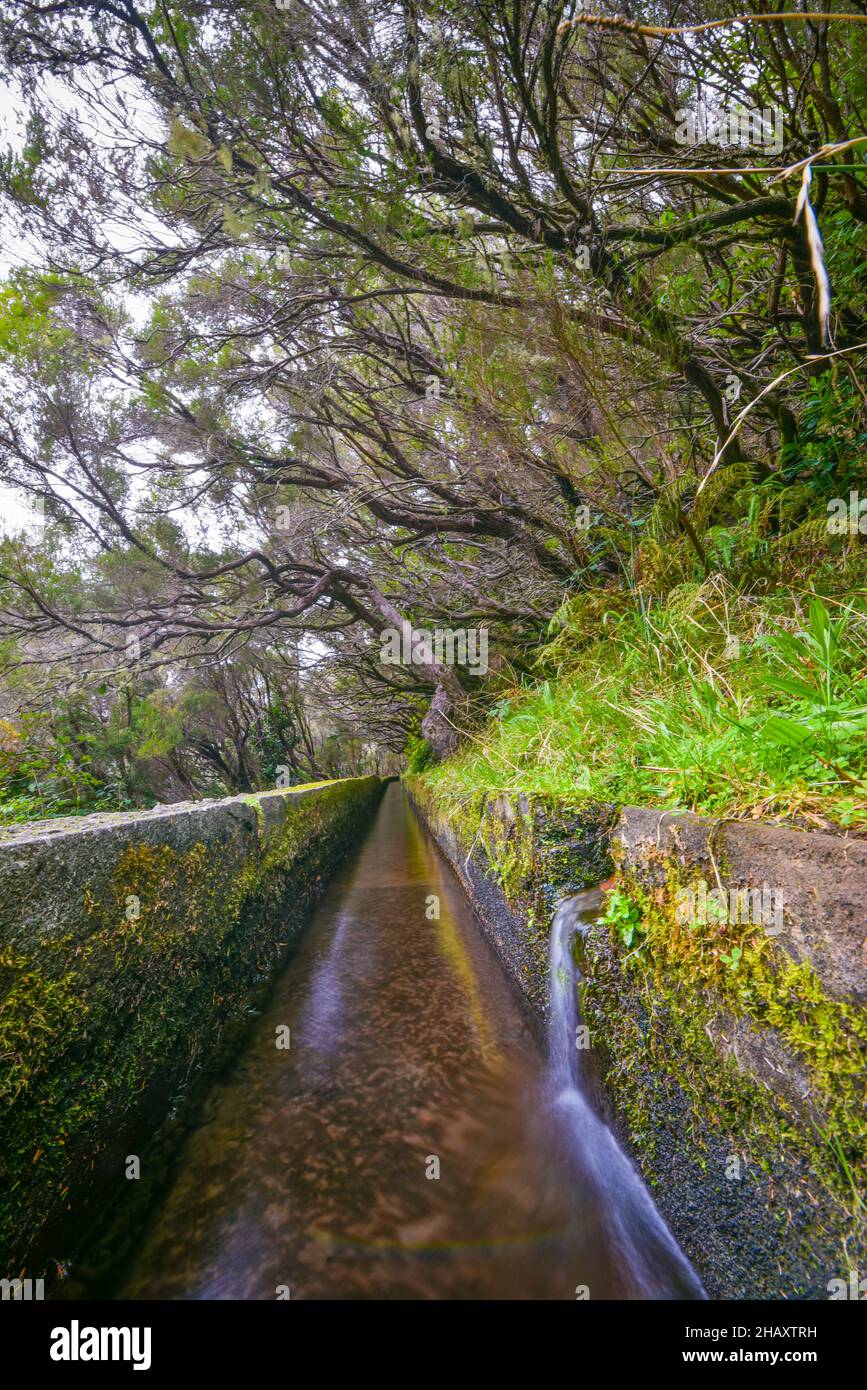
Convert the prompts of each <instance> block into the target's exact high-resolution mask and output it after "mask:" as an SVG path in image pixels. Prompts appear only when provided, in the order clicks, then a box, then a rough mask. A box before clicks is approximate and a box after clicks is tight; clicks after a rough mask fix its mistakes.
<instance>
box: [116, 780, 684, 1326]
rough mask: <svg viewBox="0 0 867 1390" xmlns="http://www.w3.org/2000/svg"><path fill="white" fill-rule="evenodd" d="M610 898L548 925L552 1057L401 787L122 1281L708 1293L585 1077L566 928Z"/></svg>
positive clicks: (236, 1290)
mask: <svg viewBox="0 0 867 1390" xmlns="http://www.w3.org/2000/svg"><path fill="white" fill-rule="evenodd" d="M596 903H598V895H597V896H596V898H595V899H593V897H592V895H579V896H578V898H576V899H571V900H570V902H569V903H567V904H565V905H564V906H563V907H562V908H561V910H560V912H559V913H558V914H557V917H556V920H555V923H554V927H553V932H552V952H551V985H552V1009H551V1045H550V1060H549V1058H547V1057H546V1056H545V1055H544V1053H543V1052H542V1050H541V1049H540V1048H539V1046H538V1045H537V1043H536V1042H535V1040H534V1038H533V1036H532V1034H531V1033H530V1031H529V1030H528V1028H527V1026H526V1023H525V1020H524V1017H523V1015H522V1012H521V1009H520V1007H519V1005H518V1003H517V1001H516V999H515V996H514V994H513V993H512V990H511V987H510V986H509V984H508V983H507V981H506V979H505V976H504V974H503V972H502V969H501V967H500V965H499V962H498V961H497V959H496V957H495V956H494V955H493V952H492V950H491V948H490V947H489V946H488V944H487V942H486V941H485V939H484V938H483V936H482V935H481V933H480V931H479V928H478V926H477V924H476V922H475V919H474V917H473V914H472V912H471V911H470V908H469V907H468V905H467V903H466V900H465V899H464V897H463V895H462V893H461V890H460V888H459V886H458V884H457V881H456V879H455V877H454V875H453V873H452V871H451V869H450V868H449V867H448V866H447V865H446V864H445V862H444V861H443V860H442V858H441V857H440V855H439V853H438V851H437V850H436V848H435V846H434V844H433V843H432V841H431V840H430V839H429V837H428V835H427V833H426V832H425V831H424V830H423V829H422V827H421V826H420V825H419V823H418V821H417V820H416V818H415V816H414V815H413V813H412V811H411V809H410V807H409V805H408V803H407V801H406V798H405V796H404V794H403V792H402V790H401V789H400V787H399V786H397V785H392V786H390V787H389V788H388V790H387V792H386V795H385V798H384V801H383V803H382V806H381V809H380V810H379V812H378V814H377V817H376V819H375V822H374V824H373V826H372V828H371V830H370V831H369V833H368V835H367V837H366V838H365V840H364V841H363V843H362V844H361V845H360V847H359V848H358V850H357V851H356V853H355V855H354V856H353V857H352V858H351V859H350V860H349V861H347V862H346V863H345V864H344V866H343V867H342V869H341V870H339V871H338V873H337V875H336V876H335V878H334V879H333V880H332V882H331V884H330V885H329V887H328V889H327V890H326V893H325V895H324V897H323V898H322V900H321V902H320V903H319V906H318V907H317V908H316V910H315V912H314V914H313V917H312V920H311V923H310V925H309V927H308V929H307V931H306V933H305V935H304V936H303V938H302V940H301V942H300V944H299V947H298V949H297V951H296V953H295V954H294V956H293V958H292V960H291V961H290V963H289V965H288V967H287V969H286V970H285V971H284V973H283V974H282V976H281V977H280V979H279V980H278V981H277V984H276V987H275V990H274V993H273V995H272V996H271V999H270V1002H269V1004H268V1007H267V1009H266V1011H265V1012H264V1013H263V1014H262V1015H261V1016H260V1018H259V1019H258V1020H257V1022H256V1025H255V1028H254V1030H253V1033H252V1036H251V1037H250V1039H249V1041H248V1043H247V1044H246V1046H245V1048H244V1051H243V1053H242V1054H241V1056H240V1057H239V1058H238V1060H237V1062H236V1064H235V1065H234V1067H233V1068H232V1070H231V1072H230V1073H229V1074H228V1075H227V1077H226V1079H225V1080H224V1081H223V1082H222V1083H220V1084H219V1085H218V1086H216V1087H215V1089H214V1091H213V1092H212V1094H211V1096H210V1099H209V1103H208V1105H207V1107H206V1110H205V1113H204V1115H203V1117H202V1122H201V1123H200V1124H199V1125H198V1126H197V1127H196V1128H195V1129H194V1130H193V1131H192V1132H191V1133H190V1135H189V1136H188V1138H187V1140H186V1143H185V1146H184V1149H183V1152H182V1154H181V1156H180V1160H179V1163H178V1167H177V1170H176V1175H175V1178H174V1181H173V1184H172V1186H171V1188H170V1190H169V1191H168V1194H167V1196H166V1198H165V1201H164V1202H163V1204H162V1207H161V1210H160V1211H159V1213H158V1215H157V1216H156V1217H155V1219H154V1221H153V1223H152V1225H151V1227H150V1229H149V1230H148V1231H147V1232H146V1234H145V1236H144V1237H143V1240H142V1242H141V1246H140V1248H139V1250H138V1252H137V1254H136V1255H135V1257H134V1258H133V1260H132V1263H131V1266H130V1268H129V1270H128V1272H127V1275H126V1277H125V1279H124V1282H123V1285H122V1287H121V1288H120V1289H118V1290H117V1295H118V1296H119V1297H121V1298H132V1299H137V1298H191V1299H219V1298H244V1299H250V1298H252V1299H256V1298H258V1299H274V1298H277V1297H286V1296H289V1297H291V1298H293V1299H297V1298H302V1299H303V1298H308V1299H323V1298H333V1299H443V1298H460V1299H497V1298H503V1299H574V1298H576V1297H587V1296H589V1297H590V1298H591V1299H598V1298H643V1297H650V1298H678V1297H687V1298H689V1297H693V1298H695V1297H701V1296H702V1295H701V1289H700V1286H699V1284H698V1282H697V1280H696V1278H695V1276H694V1275H693V1273H692V1271H691V1270H690V1268H689V1266H688V1264H687V1263H686V1260H685V1259H684V1257H683V1255H682V1254H681V1253H680V1251H679V1250H678V1248H677V1246H676V1244H675V1243H674V1241H673V1240H672V1238H671V1236H670V1235H669V1233H668V1231H667V1229H666V1227H665V1225H664V1224H663V1222H662V1220H661V1218H660V1217H659V1215H658V1213H657V1212H656V1209H655V1207H654V1205H653V1203H652V1201H651V1199H650V1197H649V1195H648V1193H647V1191H646V1189H645V1188H644V1187H643V1185H642V1184H641V1182H640V1180H639V1178H638V1177H637V1175H636V1173H635V1171H634V1170H633V1168H632V1167H631V1165H630V1164H629V1162H628V1161H627V1159H626V1158H625V1157H624V1155H623V1154H622V1153H621V1151H620V1150H619V1149H618V1147H617V1145H616V1143H615V1141H614V1139H613V1138H612V1136H611V1134H610V1132H609V1131H608V1130H607V1129H606V1127H605V1126H604V1125H603V1124H602V1123H601V1122H600V1121H599V1120H598V1119H597V1118H596V1116H595V1114H594V1113H593V1111H592V1110H591V1109H590V1107H589V1106H588V1104H587V1103H586V1101H585V1100H584V1098H583V1095H582V1091H581V1089H580V1078H579V1076H578V1074H577V1071H576V1070H575V1068H576V1064H577V1062H578V1061H580V1055H581V1054H580V1052H579V1050H578V1048H576V1046H575V1038H576V1027H577V1026H578V1024H579V1020H578V1016H577V1012H576V1010H577V1002H576V988H575V977H574V967H573V965H572V956H571V950H570V949H569V941H570V940H571V936H572V933H573V931H574V930H576V929H580V927H581V923H582V920H583V917H586V915H587V913H588V912H590V911H592V909H593V907H594V906H595V904H596ZM437 906H438V912H439V915H438V916H436V915H435V914H436V911H437ZM287 1028H288V1029H289V1033H288V1035H287V1034H286V1032H285V1030H286V1029H287ZM287 1036H288V1039H289V1047H288V1048H285V1047H278V1046H277V1041H278V1038H279V1039H280V1040H281V1041H283V1042H285V1041H286V1039H287Z"/></svg>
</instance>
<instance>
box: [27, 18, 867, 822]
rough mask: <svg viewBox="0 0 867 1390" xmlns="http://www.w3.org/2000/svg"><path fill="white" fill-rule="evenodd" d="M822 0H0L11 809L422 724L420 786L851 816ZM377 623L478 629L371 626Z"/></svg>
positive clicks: (865, 87) (850, 450) (854, 265)
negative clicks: (442, 636) (5, 118)
mask: <svg viewBox="0 0 867 1390" xmlns="http://www.w3.org/2000/svg"><path fill="white" fill-rule="evenodd" d="M847 8H849V9H850V12H851V15H852V18H850V19H849V20H846V21H841V20H833V19H831V20H829V21H819V20H815V19H814V20H809V21H804V20H801V21H798V20H795V19H793V20H792V21H791V22H788V23H779V22H774V23H761V22H758V21H752V22H749V23H742V22H737V23H732V24H728V25H725V26H721V27H712V28H704V29H702V30H701V31H700V32H694V33H685V32H674V33H667V34H662V33H655V32H653V30H654V27H656V28H659V27H660V26H662V27H664V26H669V27H671V26H689V25H690V24H700V23H701V21H703V20H707V19H709V18H716V17H720V18H725V17H732V16H735V15H737V14H738V12H739V11H738V8H737V7H735V6H734V5H732V4H727V3H723V4H718V5H714V6H712V7H708V8H705V7H700V6H698V5H697V4H696V3H694V0H688V2H687V3H686V4H678V5H676V6H674V5H672V6H670V7H669V6H667V5H665V4H650V5H647V6H643V7H642V9H641V23H640V24H638V23H623V22H620V23H618V24H605V23H604V22H601V21H603V20H604V18H605V16H606V15H608V16H610V15H612V14H614V13H615V12H614V10H613V8H612V7H610V6H609V5H607V4H606V5H600V6H599V7H598V10H597V20H598V21H599V22H597V21H596V20H591V21H590V22H588V21H587V16H586V7H585V8H584V10H583V11H582V9H581V7H580V6H577V5H575V4H574V3H572V4H570V3H564V0H540V2H538V3H532V2H531V3H526V0H503V2H502V3H500V2H499V0H494V3H490V4H488V3H469V0H436V3H424V2H422V3H416V0H384V2H383V0H349V3H345V0H344V3H340V4H338V3H336V2H334V0H310V2H309V3H307V0H291V3H287V4H281V6H280V8H279V9H277V8H275V7H274V5H272V4H271V3H270V0H242V2H241V3H232V4H228V3H226V4H223V3H210V4H203V3H199V0H180V2H179V3H174V0H172V2H169V0H165V2H164V0H157V3H154V4H153V5H151V6H150V8H137V7H136V5H135V4H134V3H125V4H124V5H123V6H120V7H116V6H114V5H107V4H105V3H102V0H56V3H52V4H42V3H27V2H26V0H11V2H10V3H8V4H7V6H6V10H5V14H4V17H3V19H2V28H0V34H2V43H3V54H4V62H5V65H6V68H7V70H8V76H9V78H10V79H11V82H12V86H13V91H14V92H15V101H16V103H17V104H16V113H15V119H14V120H13V122H12V130H11V134H10V137H9V141H10V143H9V146H8V148H7V150H6V152H5V154H4V155H3V159H2V166H0V186H2V190H0V191H2V195H3V201H4V207H3V214H2V216H3V230H4V239H5V242H6V245H7V246H9V247H11V248H12V253H11V263H10V268H9V271H8V274H7V277H6V281H5V284H4V286H3V288H2V291H0V481H3V482H5V483H6V485H7V486H8V488H9V489H10V492H9V496H10V497H11V496H17V497H25V498H29V499H31V501H32V502H34V503H36V504H38V505H39V506H40V507H41V509H42V513H43V516H44V524H43V525H42V526H41V528H40V527H31V528H30V533H29V534H21V533H20V528H17V527H16V524H15V514H12V517H11V521H10V523H9V524H7V527H6V539H5V540H4V541H3V542H2V546H0V623H2V629H3V637H4V642H3V646H2V649H0V659H2V664H3V669H4V672H5V681H4V686H5V689H4V694H3V704H2V707H0V713H2V715H3V716H4V720H5V722H4V723H3V724H2V726H0V787H2V791H3V796H4V798H5V799H6V801H7V803H8V809H7V814H15V815H21V814H27V813H30V812H31V811H32V810H33V809H34V808H35V809H36V810H39V811H42V812H47V811H51V810H55V809H67V810H68V809H75V808H80V809H87V808H90V807H92V806H94V805H98V804H113V805H125V804H137V803H139V802H142V801H147V800H148V799H149V798H151V797H154V796H156V797H160V798H171V797H176V796H180V795H199V794H208V793H213V792H215V791H216V792H220V791H236V790H247V789H249V788H250V787H255V786H261V785H268V784H271V783H273V781H274V780H277V779H279V778H280V777H284V778H288V779H290V780H295V781H297V780H305V779H307V778H309V777H317V776H322V775H328V774H330V773H333V772H336V771H337V772H339V771H350V770H356V769H360V768H362V767H372V766H374V765H377V766H381V767H389V768H390V767H392V766H395V765H396V763H395V762H394V761H393V760H394V759H395V758H397V757H398V755H400V754H401V752H402V751H403V750H405V749H407V750H408V753H409V756H410V758H411V761H412V765H413V766H414V767H421V766H423V765H424V763H425V761H426V760H427V759H429V758H430V757H432V756H434V757H441V756H442V755H443V754H448V753H452V752H454V750H455V749H456V747H457V745H458V744H462V747H461V749H460V751H459V754H458V757H457V759H456V760H454V761H452V762H449V763H446V764H443V767H442V769H441V770H439V771H438V772H437V773H436V774H434V775H436V776H439V777H441V778H446V779H449V778H451V779H454V784H455V786H456V787H459V786H462V785H465V786H467V787H470V786H476V785H478V784H480V783H481V784H484V785H491V786H503V785H537V786H545V787H548V788H555V789H558V790H566V791H572V790H578V791H584V792H586V794H588V795H591V794H592V795H599V796H604V797H610V798H619V797H621V796H628V797H632V798H635V797H642V798H645V799H646V798H648V797H656V798H664V799H667V800H670V801H673V802H679V803H681V804H692V805H699V804H700V805H704V806H708V807H710V808H719V809H722V808H728V807H731V806H737V807H739V808H745V807H747V806H753V807H759V808H761V809H764V810H769V811H778V810H792V809H798V810H801V811H803V812H804V813H805V814H807V815H810V816H814V817H815V818H816V819H818V820H823V819H824V818H825V817H827V816H831V817H832V818H841V819H842V820H844V821H845V822H847V823H857V822H859V821H862V820H863V819H864V816H865V787H864V782H863V780H862V778H863V776H864V775H865V765H864V754H863V752H862V751H861V749H862V747H863V744H864V739H863V725H864V713H863V711H864V708H865V706H867V698H865V695H867V687H865V674H864V673H865V665H864V652H865V643H867V637H865V609H864V607H863V604H862V602H861V600H860V598H859V595H860V594H861V593H862V591H863V588H864V572H865V563H864V556H865V546H864V533H865V531H867V469H865V465H864V456H865V439H867V409H865V395H864V389H863V384H862V380H861V367H862V365H863V362H864V354H865V351H867V333H865V321H864V320H865V293H867V277H865V276H864V272H863V263H864V259H863V258H864V249H865V237H867V185H865V173H867V162H865V161H867V125H865V110H867V76H865V73H867V63H865V58H867V24H862V23H860V22H859V16H861V15H862V14H867V12H865V11H864V9H863V5H860V4H858V3H857V2H856V3H855V7H854V10H852V9H851V7H847ZM774 12H776V11H775V10H774ZM617 13H618V14H620V15H625V16H626V19H627V20H629V21H631V20H632V19H633V16H634V14H635V13H637V12H634V11H633V9H632V7H631V6H628V5H627V6H624V7H619V8H618V11H617ZM709 108H711V109H714V110H716V109H721V110H725V111H726V112H744V111H747V112H754V113H755V112H759V113H763V115H762V119H763V120H764V121H765V125H764V126H762V127H761V128H760V127H759V126H756V125H753V126H752V127H750V140H751V142H752V143H751V144H750V145H749V147H747V146H746V145H745V144H738V143H732V141H731V140H729V141H728V142H726V141H725V140H717V141H716V142H714V141H712V140H708V139H707V138H702V137H707V134H708V132H707V129H706V126H704V125H703V123H702V120H701V119H692V120H685V116H687V115H689V116H691V117H696V118H700V117H701V116H702V113H703V112H706V111H707V110H708V109H709ZM742 128H743V126H742ZM685 129H686V134H684V131H685ZM777 134H779V140H777V138H776V136H777ZM772 136H773V139H772V138H771V137H772ZM655 171H660V172H655ZM829 294H830V300H829V298H828V296H829ZM859 488H860V489H861V490H862V491H861V493H860V494H859V491H858V489H859ZM862 500H863V501H864V511H863V515H862V513H861V512H860V511H859V507H860V506H861V502H862ZM841 508H842V509H844V510H845V519H844V521H843V523H842V525H841V526H840V527H838V528H837V529H835V527H834V526H833V525H829V521H831V520H833V519H834V518H837V517H838V516H840V515H841V514H842V513H841ZM861 521H863V527H860V526H859V522H861ZM850 523H851V524H850ZM405 624H409V625H410V630H411V631H415V632H418V631H419V630H424V631H428V632H436V631H437V630H441V629H443V628H448V629H451V630H455V629H456V630H462V631H463V630H473V631H478V630H479V629H484V630H486V631H487V633H488V636H489V642H490V648H489V650H490V656H489V662H488V669H487V670H486V671H483V670H481V669H474V668H471V667H469V666H467V665H461V664H459V663H458V664H453V663H451V662H449V661H447V660H443V659H441V655H440V654H439V653H438V652H437V650H436V649H435V648H432V647H431V645H430V644H429V643H425V642H424V641H419V642H418V643H417V645H416V659H415V660H413V661H412V662H409V663H406V662H404V663H403V664H391V665H389V664H384V663H383V662H382V661H381V660H380V655H381V648H380V643H381V640H382V638H383V635H384V634H387V633H388V632H389V631H392V630H395V629H397V630H402V628H403V625H405ZM734 638H737V639H738V640H739V643H740V646H739V647H738V646H737V643H735V644H734V647H733V645H732V639H734ZM735 653H736V654H735ZM489 715H490V718H489ZM421 734H423V735H424V738H425V744H424V745H422V744H420V743H419V737H420V735H421ZM408 741H409V744H408Z"/></svg>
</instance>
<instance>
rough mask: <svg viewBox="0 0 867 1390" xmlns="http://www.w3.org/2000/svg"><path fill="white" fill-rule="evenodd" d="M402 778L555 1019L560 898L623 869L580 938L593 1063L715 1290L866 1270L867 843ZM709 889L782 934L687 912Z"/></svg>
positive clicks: (782, 1291)
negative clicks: (749, 907) (551, 954)
mask: <svg viewBox="0 0 867 1390" xmlns="http://www.w3.org/2000/svg"><path fill="white" fill-rule="evenodd" d="M409 791H410V795H411V796H412V798H413V800H414V801H415V804H416V805H417V807H418V808H419V810H420V812H421V814H422V815H423V816H424V818H425V820H426V821H427V823H428V825H429V827H430V829H431V831H432V833H433V834H434V835H435V836H436V838H437V839H438V841H439V843H440V844H441V846H442V848H443V849H444V851H445V853H446V854H447V856H448V858H449V859H450V861H451V862H452V864H453V865H454V867H455V868H456V870H457V872H458V874H459V876H460V878H461V880H462V882H463V884H464V887H465V889H466V891H467V892H468V894H469V896H470V899H471V901H472V902H473V905H474V907H475V908H476V909H477V911H478V913H479V916H480V918H481V920H482V923H483V926H484V927H485V929H486V931H487V932H488V933H489V935H490V936H491V938H492V939H493V940H494V942H495V944H496V945H497V946H498V949H499V951H500V955H501V958H502V959H503V962H504V964H505V965H506V968H507V969H508V970H509V971H510V973H511V975H512V977H513V979H514V980H515V982H516V983H517V984H518V985H519V986H520V987H521V989H522V991H523V993H524V996H525V998H526V999H527V1001H528V1003H529V1004H530V1006H531V1008H532V1009H533V1011H534V1012H535V1013H536V1015H537V1016H538V1017H539V1018H540V1019H541V1020H544V1018H545V1017H546V1014H547V992H548V980H547V965H548V935H549V931H550V924H551V916H552V910H553V907H554V904H555V902H556V900H557V899H558V898H561V897H563V896H565V895H567V894H569V893H572V892H575V891H577V890H578V889H580V888H583V887H586V886H588V885H589V884H591V883H594V882H599V881H600V880H602V879H605V878H607V877H608V875H609V874H612V870H614V873H613V877H612V879H611V884H612V889H613V890H614V891H616V895H617V896H616V898H614V899H611V900H610V903H611V906H610V909H609V911H608V912H607V913H606V915H605V916H604V918H602V919H601V920H600V921H599V922H597V923H596V924H595V925H594V926H592V927H591V928H590V930H589V932H588V933H587V935H586V937H584V939H583V942H582V943H581V950H580V965H581V967H582V971H583V973H584V975H585V985H584V988H583V991H582V1001H581V1007H582V1012H583V1016H584V1021H585V1023H586V1024H587V1025H588V1027H589V1030H590V1038H591V1048H590V1049H589V1052H588V1054H587V1055H586V1058H585V1060H586V1063H587V1067H588V1072H589V1074H590V1076H591V1080H592V1081H593V1082H596V1081H598V1080H599V1079H600V1078H601V1080H602V1083H603V1088H604V1095H603V1097H602V1100H601V1105H602V1108H603V1111H604V1115H605V1118H606V1119H607V1120H608V1121H609V1123H611V1124H612V1126H613V1127H614V1129H615V1131H616V1132H617V1134H618V1137H619V1138H620V1140H621V1142H622V1143H623V1144H624V1145H625V1147H626V1148H627V1149H628V1150H629V1152H630V1154H631V1156H632V1157H633V1159H634V1161H635V1162H636V1164H637V1166H638V1167H639V1168H640V1170H641V1172H642V1174H643V1176H644V1178H645V1180H646V1181H647V1182H648V1184H649V1185H650V1187H651V1189H652V1191H653V1193H654V1196H655V1198H656V1200H657V1203H658V1205H659V1207H660V1210H661V1211H662V1212H663V1215H664V1216H665V1217H666V1219H667V1220H668V1222H669V1224H670V1226H671V1228H672V1230H673V1231H674V1233H675V1235H676V1236H677V1238H678V1240H679V1241H680V1243H681V1245H682V1246H683V1248H684V1250H685V1252H686V1254H687V1255H688V1256H689V1258H690V1259H691V1260H692V1262H693V1264H694V1266H695V1268H696V1270H697V1271H698V1273H699V1274H700V1276H701V1278H702V1279H703V1281H704V1283H705V1287H706V1289H707V1291H708V1293H709V1294H710V1295H711V1296H716V1297H725V1298H745V1297H752V1298H827V1297H829V1285H831V1287H835V1286H834V1285H832V1281H833V1280H848V1277H849V1275H850V1273H851V1272H852V1271H853V1270H858V1271H859V1273H860V1275H861V1276H863V1275H864V1273H865V1270H867V1249H865V1221H864V1205H863V1191H864V1186H863V1184H864V1165H865V1109H864V1107H865V1099H867V1095H865V1077H867V1020H865V1013H864V1003H865V998H867V956H865V939H867V841H864V840H863V839H861V840H859V839H854V838H848V837H845V836H835V835H826V834H813V833H808V832H803V831H798V830H789V829H785V828H782V827H778V826H768V825H762V824H755V823H744V822H737V823H731V822H713V821H711V820H709V819H707V818H703V817H699V816H690V815H677V814H674V813H671V812H660V811H655V810H650V809H638V808H627V809H625V810H623V811H622V812H621V813H619V814H618V815H617V816H616V817H615V816H614V815H613V812H612V808H611V807H608V806H601V807H586V806H580V805H579V806H571V805H569V804H567V803H565V802H563V801H554V800H551V799H547V798H544V797H536V798H533V799H530V798H527V797H517V796H516V797H505V796H501V797H497V798H492V797H488V798H485V797H477V798H473V799H467V800H465V801H462V802H460V803H456V802H455V801H454V800H453V799H449V800H446V799H444V798H443V797H442V795H441V794H440V795H436V794H435V793H433V792H432V791H431V788H430V787H429V786H428V785H427V784H426V783H425V780H424V777H423V776H421V777H416V778H412V779H409ZM701 882H705V883H707V885H708V891H709V892H710V891H712V890H713V889H714V888H716V887H717V886H721V887H722V888H724V889H725V890H729V889H732V888H734V889H736V890H738V891H739V892H740V891H742V890H744V889H762V888H764V887H767V888H769V889H770V890H771V892H772V894H773V893H777V894H779V899H778V900H777V899H773V901H774V902H777V901H779V902H780V903H781V904H782V930H781V931H778V929H777V928H778V921H777V918H776V914H775V915H774V918H773V920H772V921H771V922H764V921H758V922H757V921H742V920H736V921H734V922H731V921H729V920H721V919H719V918H718V917H716V918H715V917H714V914H713V912H711V913H710V914H709V915H708V920H704V921H697V920H695V919H694V917H693V918H690V917H688V916H687V914H685V913H684V911H683V910H682V909H683V905H684V903H688V902H689V901H690V899H689V898H688V897H685V896H684V895H685V894H687V893H689V892H695V893H698V891H699V887H700V884H701ZM695 901H696V902H698V897H696V899H695ZM699 915H702V914H699ZM768 926H770V927H771V931H768V930H766V928H767V927H768Z"/></svg>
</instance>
